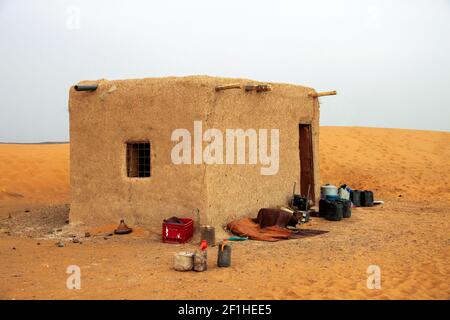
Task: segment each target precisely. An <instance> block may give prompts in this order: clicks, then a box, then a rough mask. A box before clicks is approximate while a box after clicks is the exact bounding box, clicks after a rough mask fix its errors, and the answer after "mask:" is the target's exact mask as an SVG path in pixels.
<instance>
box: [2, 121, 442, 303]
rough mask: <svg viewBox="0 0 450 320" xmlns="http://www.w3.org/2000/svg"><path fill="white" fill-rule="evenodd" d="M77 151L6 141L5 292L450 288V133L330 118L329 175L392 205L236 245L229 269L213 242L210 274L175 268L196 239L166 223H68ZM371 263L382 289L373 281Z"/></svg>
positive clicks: (121, 295)
mask: <svg viewBox="0 0 450 320" xmlns="http://www.w3.org/2000/svg"><path fill="white" fill-rule="evenodd" d="M68 152H69V146H68V145H67V144H59V145H9V144H0V257H1V259H0V299H55V298H61V299H449V298H450V282H449V281H448V275H449V274H450V267H449V255H450V250H449V249H450V219H449V211H450V210H449V208H450V161H448V159H449V158H450V133H448V132H431V131H416V130H400V129H378V128H358V127H352V128H348V127H321V136H320V170H321V183H326V182H330V183H333V184H335V185H338V184H340V183H348V184H349V185H350V186H351V187H353V188H364V189H370V190H373V191H374V193H375V198H376V199H379V200H384V201H385V204H384V205H382V206H377V207H371V208H357V209H354V210H353V214H352V217H351V218H350V219H345V220H344V221H340V222H330V221H325V220H322V219H319V218H313V220H312V222H310V223H308V224H305V225H302V228H311V229H321V230H327V231H329V232H328V233H326V234H323V235H319V236H315V237H311V238H305V239H296V240H287V241H279V242H275V243H268V242H259V241H243V242H238V243H233V254H232V266H231V267H230V268H217V267H216V266H215V261H216V257H217V252H216V251H217V248H216V247H213V248H210V249H209V252H208V256H209V261H208V262H209V269H208V270H207V271H206V272H202V273H195V272H187V273H181V272H176V271H174V270H172V268H171V267H172V259H173V254H174V253H175V252H177V251H181V250H185V249H193V248H195V247H196V243H188V244H184V245H170V244H163V243H161V242H160V230H148V229H145V228H143V227H140V226H133V227H135V230H134V232H133V233H131V234H129V235H125V236H109V234H110V233H111V232H112V230H113V229H114V227H115V226H116V223H117V222H115V221H112V222H111V225H107V226H104V227H101V228H95V229H89V228H84V229H83V228H81V229H80V228H75V227H73V226H71V225H70V224H67V222H68V221H67V219H68V211H69V206H68V204H69V203H70V197H69V178H68V169H69V161H68V159H69V154H68ZM255 216H256V212H255ZM86 231H89V232H90V234H91V236H90V237H85V236H84V235H85V232H86ZM72 236H74V237H76V238H77V239H79V240H80V241H81V242H82V243H81V244H80V243H73V242H72V241H70V239H71V238H72ZM58 241H63V242H64V244H65V247H63V248H60V247H57V246H56V245H55V243H56V242H58ZM69 265H78V266H80V268H81V289H80V290H69V289H67V288H66V279H67V277H68V274H66V269H67V267H68V266H69ZM370 265H377V266H379V267H380V270H381V289H368V288H367V286H366V281H367V277H368V274H367V268H368V266H370Z"/></svg>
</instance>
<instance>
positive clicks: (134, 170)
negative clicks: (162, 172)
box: [127, 142, 150, 178]
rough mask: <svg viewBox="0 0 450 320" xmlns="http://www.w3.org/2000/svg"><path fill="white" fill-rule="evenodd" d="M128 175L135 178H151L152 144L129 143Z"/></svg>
mask: <svg viewBox="0 0 450 320" xmlns="http://www.w3.org/2000/svg"><path fill="white" fill-rule="evenodd" d="M127 175H128V176H129V177H135V178H146V177H150V142H128V143H127Z"/></svg>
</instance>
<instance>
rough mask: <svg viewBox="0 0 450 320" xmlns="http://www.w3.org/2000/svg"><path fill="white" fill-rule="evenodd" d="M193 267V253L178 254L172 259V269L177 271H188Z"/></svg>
mask: <svg viewBox="0 0 450 320" xmlns="http://www.w3.org/2000/svg"><path fill="white" fill-rule="evenodd" d="M193 267H194V253H193V252H188V251H184V252H178V253H176V254H175V256H174V259H173V268H174V269H175V270H177V271H189V270H192V268H193Z"/></svg>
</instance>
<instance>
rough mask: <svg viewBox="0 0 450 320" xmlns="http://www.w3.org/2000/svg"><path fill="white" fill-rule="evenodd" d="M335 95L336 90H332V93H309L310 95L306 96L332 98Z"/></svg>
mask: <svg viewBox="0 0 450 320" xmlns="http://www.w3.org/2000/svg"><path fill="white" fill-rule="evenodd" d="M336 94H337V92H336V90H334V91H324V92H310V93H308V96H309V97H312V98H318V97H323V96H334V95H336Z"/></svg>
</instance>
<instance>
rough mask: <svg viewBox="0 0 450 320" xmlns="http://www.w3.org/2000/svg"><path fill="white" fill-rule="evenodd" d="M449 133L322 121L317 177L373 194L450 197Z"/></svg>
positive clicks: (431, 198) (426, 198) (418, 198)
mask: <svg viewBox="0 0 450 320" xmlns="http://www.w3.org/2000/svg"><path fill="white" fill-rule="evenodd" d="M448 159H450V133H448V132H433V131H419V130H403V129H380V128H358V127H356V128H347V127H321V137H320V173H321V182H322V183H324V182H333V183H335V184H341V183H348V184H350V185H351V186H352V187H354V188H357V189H359V188H365V189H369V190H374V191H375V193H376V195H377V197H379V198H383V199H397V198H398V197H399V196H402V197H406V198H407V199H409V200H413V201H427V202H428V201H434V200H437V201H447V202H450V161H448Z"/></svg>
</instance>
